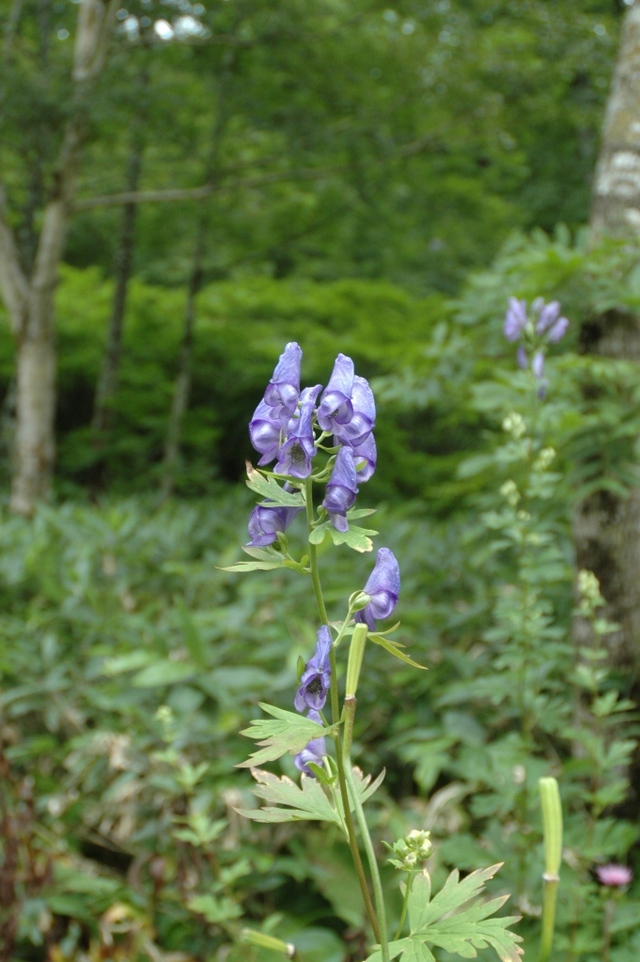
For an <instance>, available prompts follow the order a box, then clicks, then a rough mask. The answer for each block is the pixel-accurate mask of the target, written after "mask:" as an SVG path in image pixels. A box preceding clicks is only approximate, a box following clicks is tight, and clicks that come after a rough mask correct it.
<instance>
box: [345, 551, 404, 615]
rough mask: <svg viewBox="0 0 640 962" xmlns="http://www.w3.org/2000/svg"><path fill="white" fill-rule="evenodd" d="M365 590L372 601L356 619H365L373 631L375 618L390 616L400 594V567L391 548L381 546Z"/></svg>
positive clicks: (357, 613)
mask: <svg viewBox="0 0 640 962" xmlns="http://www.w3.org/2000/svg"><path fill="white" fill-rule="evenodd" d="M364 591H365V592H366V594H368V595H369V596H370V598H371V601H370V602H369V604H368V605H366V607H365V608H363V609H362V611H358V612H356V614H355V616H354V617H355V620H356V621H363V622H364V623H365V624H366V625H367V626H368V627H369V629H370V630H371V631H375V628H376V626H375V621H374V619H375V618H388V617H389V615H390V614H391V612H392V611H393V609H394V608H395V606H396V603H397V601H398V595H399V594H400V567H399V565H398V562H397V561H396V556H395V555H394V553H393V551H391V550H390V549H389V548H380V550H379V551H378V556H377V559H376V564H375V568H374V569H373V571H372V572H371V574H370V575H369V580H368V581H367V583H366V585H365V586H364Z"/></svg>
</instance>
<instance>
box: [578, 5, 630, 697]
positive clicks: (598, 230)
mask: <svg viewBox="0 0 640 962" xmlns="http://www.w3.org/2000/svg"><path fill="white" fill-rule="evenodd" d="M590 228H591V240H592V243H593V244H596V243H598V242H599V241H601V240H603V239H604V238H606V237H625V236H635V237H637V236H638V235H639V234H640V5H636V6H634V7H631V8H630V9H629V10H628V12H627V13H626V15H625V17H624V20H623V23H622V34H621V43H620V51H619V54H618V61H617V65H616V70H615V74H614V78H613V84H612V90H611V94H610V98H609V103H608V106H607V112H606V116H605V122H604V129H603V137H602V145H601V149H600V156H599V159H598V164H597V167H596V173H595V177H594V184H593V198H592V214H591V224H590ZM581 337H582V347H583V349H584V350H585V351H587V352H590V353H594V354H600V355H603V356H606V357H611V358H617V359H624V360H628V361H629V360H635V361H638V360H640V319H639V318H638V317H637V316H633V315H631V314H628V313H622V312H615V311H610V312H608V313H607V314H606V315H604V316H603V317H600V318H599V319H598V320H597V321H596V322H595V323H593V324H589V325H588V326H587V327H585V328H584V329H583V331H582V335H581ZM574 542H575V550H576V561H577V564H578V567H579V568H587V569H588V570H590V571H593V572H594V574H595V575H596V576H597V578H598V579H599V581H600V584H601V586H602V594H603V596H604V597H605V598H606V600H607V604H608V612H607V615H608V617H609V618H610V619H611V620H612V621H614V622H616V623H617V624H618V625H619V626H620V627H619V630H618V631H617V632H615V633H614V634H613V635H611V636H610V637H609V640H608V644H609V649H610V656H611V657H610V662H611V666H612V667H613V668H614V669H618V670H620V671H622V672H625V673H627V677H629V678H631V677H633V676H636V677H637V674H638V669H639V668H640V644H639V641H640V491H639V490H632V491H631V492H630V493H629V496H628V497H627V498H621V497H617V496H616V495H614V494H612V493H611V492H608V491H603V492H597V493H595V494H593V495H592V496H590V497H588V498H586V499H585V500H584V501H583V502H582V503H581V504H580V505H579V507H578V510H577V512H576V516H575V520H574ZM576 632H577V636H578V640H579V641H582V640H583V639H585V635H586V634H587V632H588V628H587V626H586V625H584V624H580V623H578V624H577V626H576Z"/></svg>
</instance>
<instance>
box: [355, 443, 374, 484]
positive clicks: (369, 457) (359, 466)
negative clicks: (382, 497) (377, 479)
mask: <svg viewBox="0 0 640 962" xmlns="http://www.w3.org/2000/svg"><path fill="white" fill-rule="evenodd" d="M352 451H353V460H354V462H355V465H356V472H357V473H356V477H357V479H358V481H368V480H369V478H370V477H371V476H372V474H373V472H374V471H375V469H376V462H377V460H378V451H377V449H376V440H375V438H374V436H373V432H372V433H371V434H369V435H368V437H366V438H365V439H364V441H363V442H362V443H361V444H356V445H354V447H353V448H352Z"/></svg>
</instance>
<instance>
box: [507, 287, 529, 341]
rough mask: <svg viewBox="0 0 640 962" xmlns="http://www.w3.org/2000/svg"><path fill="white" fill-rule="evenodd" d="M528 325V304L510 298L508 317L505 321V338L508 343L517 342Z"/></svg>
mask: <svg viewBox="0 0 640 962" xmlns="http://www.w3.org/2000/svg"><path fill="white" fill-rule="evenodd" d="M526 324H527V302H526V301H519V300H518V299H517V298H516V297H510V298H509V307H508V309H507V316H506V317H505V319H504V327H503V331H504V336H505V337H506V339H507V340H508V341H517V340H518V338H519V337H520V335H521V334H522V332H523V331H524V329H525V327H526Z"/></svg>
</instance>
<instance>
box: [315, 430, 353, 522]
mask: <svg viewBox="0 0 640 962" xmlns="http://www.w3.org/2000/svg"><path fill="white" fill-rule="evenodd" d="M357 493H358V484H357V480H356V466H355V462H354V459H353V451H352V450H351V448H347V447H342V448H340V450H339V451H338V454H337V457H336V460H335V464H334V465H333V471H332V472H331V478H330V479H329V482H328V484H327V488H326V492H325V496H324V501H323V502H322V507H323V508H326V509H327V511H328V512H329V514H330V516H331V523H332V524H333V526H334V528H336V530H337V531H348V529H349V522H348V521H347V510H348V509H349V508H350V507H351V506H352V504H353V502H354V501H355V500H356V494H357Z"/></svg>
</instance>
